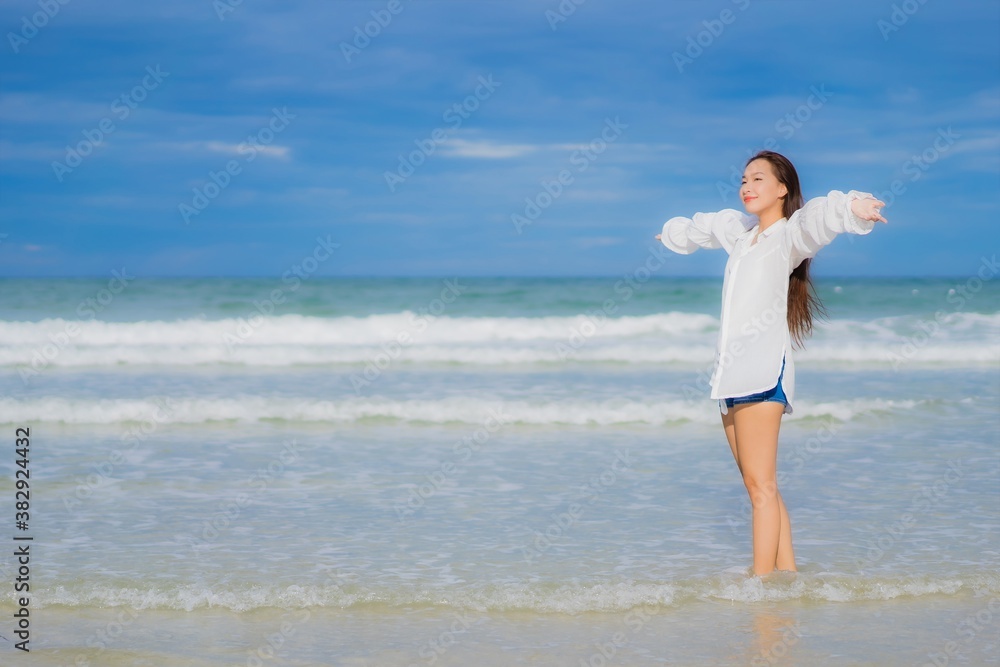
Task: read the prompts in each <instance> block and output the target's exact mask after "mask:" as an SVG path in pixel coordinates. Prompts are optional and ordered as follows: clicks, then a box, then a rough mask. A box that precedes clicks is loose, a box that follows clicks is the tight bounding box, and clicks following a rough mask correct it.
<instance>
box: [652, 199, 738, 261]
mask: <svg viewBox="0 0 1000 667" xmlns="http://www.w3.org/2000/svg"><path fill="white" fill-rule="evenodd" d="M754 224H756V219H755V218H752V217H751V216H749V215H747V214H745V213H741V212H740V211H737V210H736V209H732V208H727V209H724V210H722V211H719V212H718V213H695V214H694V215H693V216H692V217H690V218H685V217H681V216H678V217H676V218H670V219H669V220H667V221H666V222H665V223H663V232H662V233H661V234H657V235H656V238H657V239H658V240H659V241H661V242H662V243H663V245H665V246H667V247H668V248H670V249H671V250H673V251H674V252H677V253H680V254H682V255H688V254H690V253H692V252H694V251H695V250H697V249H698V248H725V249H726V252H732V250H733V246H734V245H735V243H736V239H737V238H739V236H740V235H741V234H743V233H744V232H745V231H747V230H748V229H751V228H752V227H753V226H754Z"/></svg>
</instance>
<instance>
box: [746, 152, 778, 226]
mask: <svg viewBox="0 0 1000 667" xmlns="http://www.w3.org/2000/svg"><path fill="white" fill-rule="evenodd" d="M787 194H788V188H787V187H785V184H784V183H781V182H779V181H778V177H777V176H775V175H774V168H773V167H771V163H770V162H768V161H767V160H764V159H757V160H754V161H753V162H751V163H750V164H748V165H747V168H746V169H745V170H744V171H743V185H741V186H740V199H742V200H743V206H744V207H745V208H746V210H747V213H749V214H751V215H756V216H758V217H770V216H773V215H774V214H775V213H777V217H774V219H775V220H777V219H778V218H782V217H784V215H783V213H782V208H781V207H782V204H783V203H784V200H783V197H784V196H785V195H787ZM767 214H770V215H767Z"/></svg>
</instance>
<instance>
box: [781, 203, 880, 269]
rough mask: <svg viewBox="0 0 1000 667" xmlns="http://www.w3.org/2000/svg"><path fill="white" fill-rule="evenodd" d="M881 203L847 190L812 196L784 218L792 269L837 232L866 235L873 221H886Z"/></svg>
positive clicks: (815, 251) (834, 236)
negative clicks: (788, 216) (803, 204)
mask: <svg viewBox="0 0 1000 667" xmlns="http://www.w3.org/2000/svg"><path fill="white" fill-rule="evenodd" d="M883 206H885V204H884V203H883V202H881V201H879V200H878V199H876V198H875V197H874V196H872V195H871V194H869V193H867V192H858V191H857V190H851V191H850V192H848V193H847V194H844V193H843V192H840V191H839V190H831V191H830V193H829V194H828V195H827V196H826V197H816V198H815V199H810V200H809V201H808V202H806V204H805V206H803V207H802V208H800V209H799V210H798V211H796V212H795V213H793V214H792V217H791V218H789V219H788V238H789V239H790V242H791V251H790V253H789V254H790V259H791V265H792V268H795V267H796V266H798V265H799V264H801V263H802V260H804V259H807V258H809V257H814V256H815V255H816V253H818V252H819V251H820V249H821V248H822V247H823V246H826V245H829V244H830V243H831V242H833V239H835V238H836V237H837V235H838V234H844V233H848V234H868V233H870V232H871V231H872V229H873V228H874V227H875V223H876V222H887V220H886V219H885V218H883V217H882V213H881V209H882V207H883Z"/></svg>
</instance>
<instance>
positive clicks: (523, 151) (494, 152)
mask: <svg viewBox="0 0 1000 667" xmlns="http://www.w3.org/2000/svg"><path fill="white" fill-rule="evenodd" d="M538 148H539V147H538V146H536V145H534V144H499V143H495V142H492V141H488V140H479V141H470V140H468V139H451V140H449V141H448V143H447V144H445V145H444V147H443V148H442V149H441V154H442V155H445V156H448V157H465V158H480V159H486V160H505V159H507V158H512V157H521V156H522V155H527V154H528V153H532V152H534V151H536V150H538Z"/></svg>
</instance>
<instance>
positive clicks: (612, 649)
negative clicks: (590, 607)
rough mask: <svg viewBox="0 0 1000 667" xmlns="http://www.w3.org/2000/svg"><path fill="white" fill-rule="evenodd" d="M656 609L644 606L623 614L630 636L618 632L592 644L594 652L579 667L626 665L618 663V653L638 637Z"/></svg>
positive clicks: (581, 661) (583, 659)
mask: <svg viewBox="0 0 1000 667" xmlns="http://www.w3.org/2000/svg"><path fill="white" fill-rule="evenodd" d="M657 612H658V609H657V608H656V607H654V606H652V605H644V606H641V607H637V608H634V609H630V610H629V611H628V612H627V613H626V614H625V619H624V621H623V622H624V625H625V627H626V628H628V629H629V630H630V631H631V634H629V633H628V632H624V631H622V630H618V631H617V632H615V633H614V634H612V635H611V636H610V637H608V638H607V639H606V640H604V641H601V640H597V641H595V642H594V652H593V653H591V654H590V656H589V657H587V658H581V659H580V662H579V665H580V667H608V666H609V665H616V664H626V663H619V662H618V660H619V659H620V658H619V655H618V654H619V653H620V652H621V650H622V649H623V648H625V647H626V646H628V643H629V641H630V640H631V639H632V637H634V636H636V635H638V634H639V633H640V632H641V631H642V629H643V628H645V627H646V624H647V623H649V621H650V619H652V618H653V616H655V615H656V613H657Z"/></svg>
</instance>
